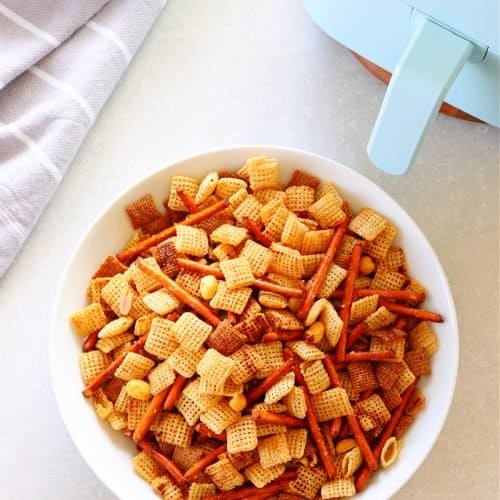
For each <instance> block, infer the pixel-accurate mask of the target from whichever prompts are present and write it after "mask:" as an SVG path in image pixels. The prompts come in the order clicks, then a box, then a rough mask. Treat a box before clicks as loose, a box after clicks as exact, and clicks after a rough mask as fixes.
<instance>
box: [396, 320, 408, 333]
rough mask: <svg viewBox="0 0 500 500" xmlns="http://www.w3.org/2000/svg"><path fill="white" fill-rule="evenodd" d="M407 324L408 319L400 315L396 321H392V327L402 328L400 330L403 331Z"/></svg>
mask: <svg viewBox="0 0 500 500" xmlns="http://www.w3.org/2000/svg"><path fill="white" fill-rule="evenodd" d="M407 324H408V320H407V319H406V318H405V317H404V316H400V317H399V318H398V319H397V320H396V322H395V323H394V328H396V330H402V331H404V329H405V328H406V325H407Z"/></svg>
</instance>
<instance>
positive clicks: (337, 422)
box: [330, 417, 342, 439]
mask: <svg viewBox="0 0 500 500" xmlns="http://www.w3.org/2000/svg"><path fill="white" fill-rule="evenodd" d="M341 426H342V417H336V418H334V419H333V420H332V425H330V436H332V439H337V438H338V437H339V434H340V427H341Z"/></svg>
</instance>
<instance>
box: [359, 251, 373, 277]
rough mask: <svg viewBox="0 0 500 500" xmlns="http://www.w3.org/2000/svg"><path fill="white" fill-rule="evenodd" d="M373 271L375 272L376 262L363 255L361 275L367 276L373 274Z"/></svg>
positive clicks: (360, 267)
mask: <svg viewBox="0 0 500 500" xmlns="http://www.w3.org/2000/svg"><path fill="white" fill-rule="evenodd" d="M373 271H375V262H373V259H372V258H371V257H370V256H368V255H362V256H361V260H360V261H359V274H361V275H362V276H367V275H368V274H371V273H373Z"/></svg>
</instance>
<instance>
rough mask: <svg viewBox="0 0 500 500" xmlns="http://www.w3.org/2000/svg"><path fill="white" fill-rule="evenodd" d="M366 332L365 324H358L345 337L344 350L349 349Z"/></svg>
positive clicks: (366, 326)
mask: <svg viewBox="0 0 500 500" xmlns="http://www.w3.org/2000/svg"><path fill="white" fill-rule="evenodd" d="M367 330H368V325H367V324H366V323H365V322H362V323H358V324H357V325H356V326H355V327H354V329H353V330H352V331H351V333H350V334H349V337H347V342H346V348H349V347H351V346H352V345H353V344H354V343H355V342H356V340H358V339H359V337H361V336H362V335H363V334H364V333H365V332H366V331H367Z"/></svg>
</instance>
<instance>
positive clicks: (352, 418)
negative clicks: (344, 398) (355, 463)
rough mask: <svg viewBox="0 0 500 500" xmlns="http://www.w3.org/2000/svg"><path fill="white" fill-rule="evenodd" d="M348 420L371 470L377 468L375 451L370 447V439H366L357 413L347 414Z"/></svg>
mask: <svg viewBox="0 0 500 500" xmlns="http://www.w3.org/2000/svg"><path fill="white" fill-rule="evenodd" d="M347 422H348V423H349V427H350V428H351V431H352V433H353V435H354V439H355V440H356V443H357V444H358V446H359V449H360V450H361V453H362V455H363V457H364V458H365V462H366V464H367V465H368V467H369V468H370V469H371V470H373V471H375V470H377V468H378V461H377V459H376V458H375V456H374V455H373V451H372V449H371V448H370V445H369V444H368V441H367V440H366V436H365V433H364V432H363V429H361V426H360V425H359V422H358V419H357V417H356V415H347Z"/></svg>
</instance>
